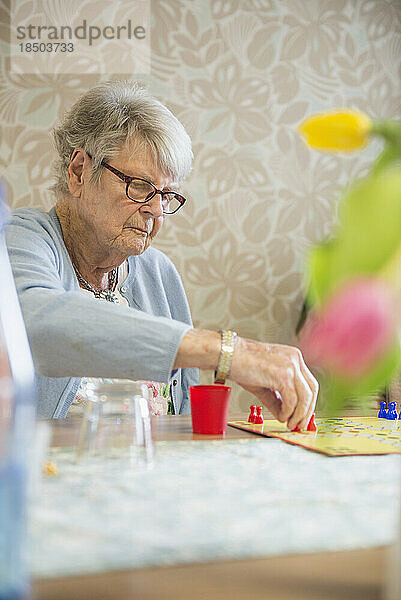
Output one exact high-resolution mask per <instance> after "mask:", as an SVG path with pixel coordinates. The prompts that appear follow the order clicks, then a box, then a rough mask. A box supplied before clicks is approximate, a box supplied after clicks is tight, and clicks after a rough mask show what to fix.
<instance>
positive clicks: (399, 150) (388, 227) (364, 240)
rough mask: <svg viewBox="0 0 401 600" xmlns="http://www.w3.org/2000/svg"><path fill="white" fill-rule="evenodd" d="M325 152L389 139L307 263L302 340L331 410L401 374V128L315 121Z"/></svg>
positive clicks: (311, 132)
mask: <svg viewBox="0 0 401 600" xmlns="http://www.w3.org/2000/svg"><path fill="white" fill-rule="evenodd" d="M299 131H300V132H301V133H302V134H303V135H304V136H305V137H306V140H307V142H308V143H309V145H311V146H313V147H314V148H317V149H319V150H324V151H344V152H349V151H353V150H357V149H359V148H363V147H364V146H365V145H366V144H367V143H368V141H369V139H370V138H371V137H372V136H376V137H381V138H382V139H383V140H384V148H383V151H382V153H381V155H380V156H379V157H378V159H377V160H376V162H375V163H374V164H373V166H372V169H371V172H370V173H369V174H368V175H367V176H366V177H364V178H363V179H360V180H358V181H356V182H355V183H353V184H352V185H350V186H348V187H347V190H346V191H345V193H344V196H343V199H342V202H341V204H340V211H339V225H338V227H337V229H336V231H335V232H334V235H333V237H332V238H331V239H329V240H326V241H324V242H323V243H321V244H319V245H318V246H316V247H315V248H314V249H312V251H311V252H310V254H309V257H308V259H307V263H306V279H307V288H308V292H307V306H308V309H309V314H308V317H307V320H306V323H305V325H304V327H303V329H302V331H301V334H300V344H301V348H302V350H303V352H304V354H305V357H306V360H307V362H308V361H309V363H310V366H312V367H313V366H315V367H317V368H319V369H321V370H322V376H321V377H320V378H319V381H320V383H321V389H322V395H323V396H324V401H325V408H326V409H327V411H328V412H334V411H335V410H340V409H341V408H342V406H343V405H344V403H345V401H346V400H347V399H349V398H356V399H361V400H363V398H364V397H368V396H371V395H374V394H376V393H380V391H381V390H383V388H384V387H385V386H386V385H388V384H389V383H390V382H391V381H392V380H393V379H394V377H395V376H396V375H397V374H398V373H399V372H400V370H401V352H400V340H399V333H400V331H399V329H400V320H399V316H398V315H399V313H400V310H399V308H400V298H401V276H400V274H401V170H400V168H399V166H400V165H399V164H397V163H399V161H400V159H401V122H399V121H374V120H371V119H370V118H369V117H368V116H366V115H364V114H363V113H359V112H357V111H352V110H342V111H334V112H331V113H325V114H318V115H313V116H311V117H309V118H308V119H306V120H305V121H304V122H303V123H302V124H301V125H300V127H299Z"/></svg>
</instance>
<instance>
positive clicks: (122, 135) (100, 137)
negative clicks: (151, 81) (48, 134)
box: [51, 80, 193, 194]
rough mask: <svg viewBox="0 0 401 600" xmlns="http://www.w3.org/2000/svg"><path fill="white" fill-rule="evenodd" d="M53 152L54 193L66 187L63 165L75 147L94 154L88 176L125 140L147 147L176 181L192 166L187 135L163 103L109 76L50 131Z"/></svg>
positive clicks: (97, 174)
mask: <svg viewBox="0 0 401 600" xmlns="http://www.w3.org/2000/svg"><path fill="white" fill-rule="evenodd" d="M52 134H53V139H54V143H55V146H56V150H57V152H58V158H57V159H56V161H55V162H54V164H53V169H54V174H55V179H56V181H55V183H54V185H53V186H52V188H51V189H52V190H53V191H54V192H56V193H57V194H66V193H68V180H67V169H68V165H69V164H70V160H71V155H72V152H73V150H74V148H83V149H84V150H85V151H86V152H88V153H89V154H90V155H91V156H92V157H93V172H92V182H93V183H99V180H100V176H101V174H102V170H103V167H102V165H101V162H102V160H104V161H108V160H110V159H111V158H113V157H114V156H116V155H117V154H118V152H119V151H120V150H121V149H122V148H123V147H124V146H125V145H126V144H132V142H134V144H135V148H138V146H139V149H140V148H141V147H142V148H143V147H145V146H147V147H148V148H150V150H151V152H152V154H153V157H154V160H155V163H156V165H157V166H158V167H159V168H160V169H161V171H162V172H163V174H164V175H166V176H167V177H169V178H171V179H172V180H173V181H174V182H176V183H181V182H182V181H183V180H184V179H185V177H186V176H187V175H188V173H189V171H190V170H191V165H192V159H193V154H192V148H191V140H190V138H189V136H188V134H187V132H186V131H185V129H184V127H183V125H182V124H181V123H180V121H179V120H178V119H177V118H176V117H175V116H174V115H173V114H172V113H171V112H170V111H169V110H168V108H167V107H166V106H164V104H162V103H161V102H159V101H158V100H156V98H154V97H153V96H151V95H150V93H149V92H148V91H147V90H146V89H145V88H144V87H142V86H141V85H140V84H138V82H135V81H129V80H127V81H112V82H109V83H102V84H100V85H97V86H96V87H94V88H91V89H90V90H88V91H87V92H86V93H85V94H83V95H82V96H81V97H80V98H79V99H78V100H77V101H76V102H75V103H74V104H73V105H72V107H71V108H70V110H69V111H68V112H67V113H66V115H65V116H64V119H63V121H62V122H61V123H60V125H59V126H57V127H55V128H54V129H53V131H52Z"/></svg>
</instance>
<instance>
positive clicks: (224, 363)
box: [214, 329, 237, 385]
mask: <svg viewBox="0 0 401 600" xmlns="http://www.w3.org/2000/svg"><path fill="white" fill-rule="evenodd" d="M219 333H220V335H221V351H220V357H219V364H218V365H217V370H216V371H215V372H214V383H220V384H223V385H224V384H225V382H226V378H227V377H228V375H229V373H230V369H231V363H232V360H233V354H234V345H235V338H236V337H237V334H236V333H235V331H230V330H223V329H219Z"/></svg>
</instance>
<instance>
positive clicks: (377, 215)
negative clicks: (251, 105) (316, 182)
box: [307, 169, 401, 304]
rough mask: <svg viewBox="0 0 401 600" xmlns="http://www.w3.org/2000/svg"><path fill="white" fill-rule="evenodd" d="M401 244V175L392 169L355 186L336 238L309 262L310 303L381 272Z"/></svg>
mask: <svg viewBox="0 0 401 600" xmlns="http://www.w3.org/2000/svg"><path fill="white" fill-rule="evenodd" d="M400 244H401V171H400V170H397V169H387V170H386V171H384V172H380V173H379V175H369V176H368V177H366V178H365V179H364V180H362V181H361V182H358V183H356V184H355V185H353V186H352V187H351V188H350V189H349V191H348V193H347V194H346V195H345V197H344V200H343V202H342V205H341V207H340V227H339V229H338V232H337V236H336V239H335V240H332V241H331V242H328V243H327V242H326V243H325V244H322V245H320V246H319V247H318V248H316V249H315V250H314V251H313V252H312V253H311V255H310V258H309V260H308V263H307V269H308V270H309V273H308V275H309V280H310V292H309V295H308V298H309V301H310V302H311V303H312V304H316V303H318V304H320V303H321V302H323V301H324V300H325V299H326V298H327V297H328V296H329V295H330V294H332V293H333V292H334V291H335V290H336V289H337V288H338V287H339V286H340V285H341V284H342V283H344V282H345V281H347V280H348V279H351V278H355V277H358V276H364V275H372V274H375V273H378V272H379V271H380V270H381V269H383V268H384V266H385V265H386V264H387V263H388V261H389V260H391V258H392V257H393V256H394V255H395V253H396V252H397V251H398V249H399V246H400Z"/></svg>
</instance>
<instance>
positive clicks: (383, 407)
mask: <svg viewBox="0 0 401 600" xmlns="http://www.w3.org/2000/svg"><path fill="white" fill-rule="evenodd" d="M377 417H378V418H379V419H387V410H386V403H385V401H384V400H382V401H381V402H380V410H379V414H378V415H377Z"/></svg>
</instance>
